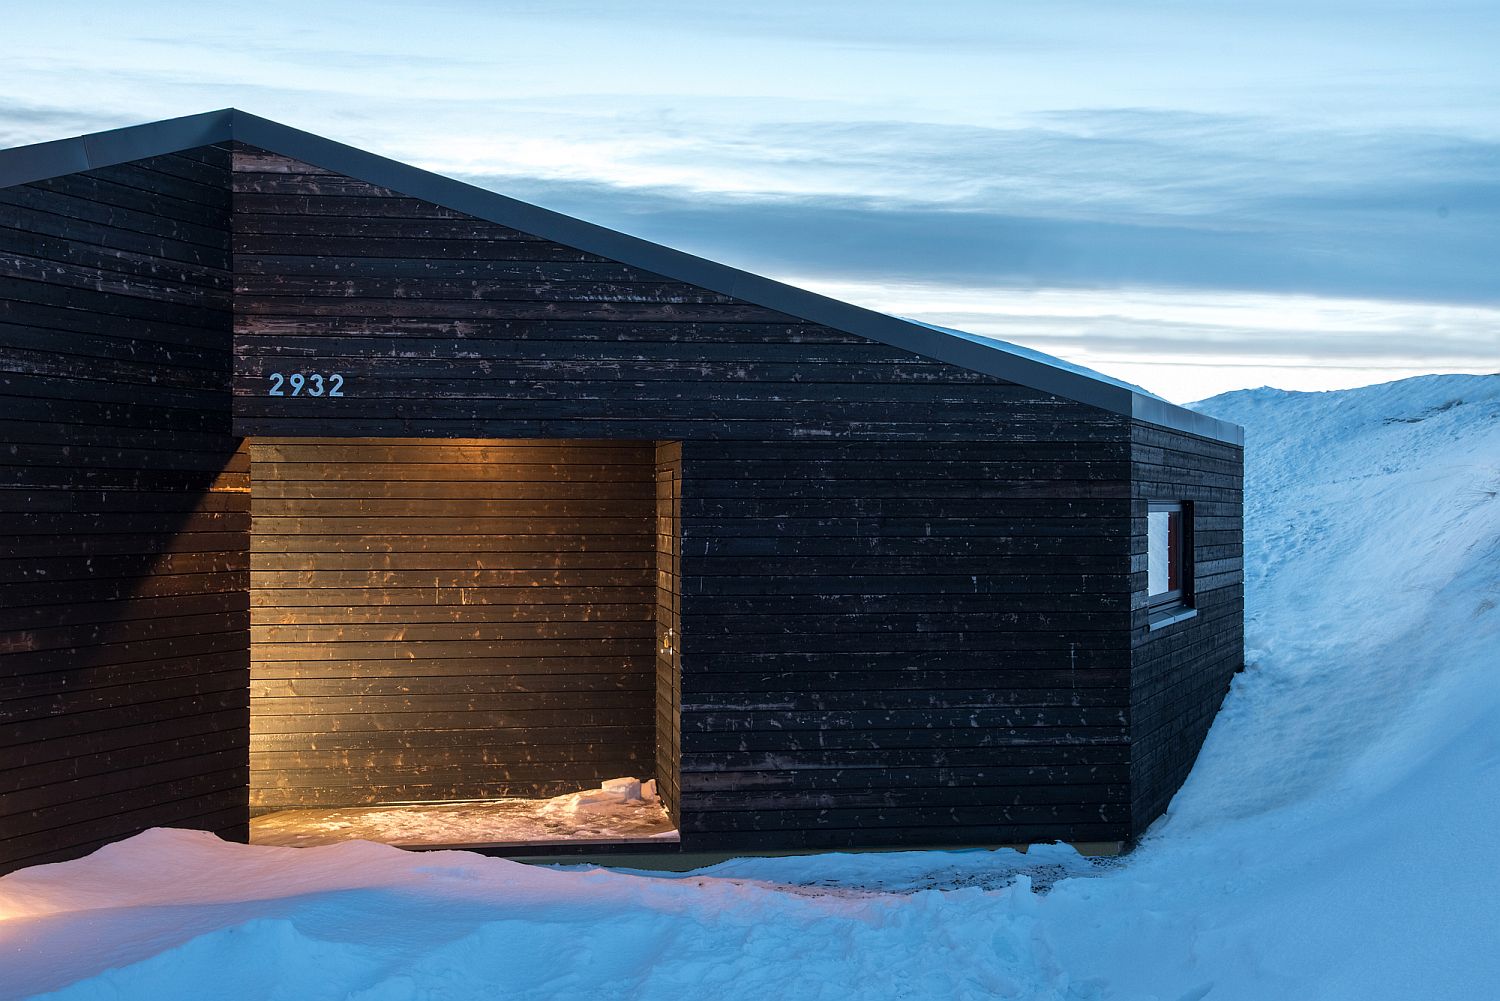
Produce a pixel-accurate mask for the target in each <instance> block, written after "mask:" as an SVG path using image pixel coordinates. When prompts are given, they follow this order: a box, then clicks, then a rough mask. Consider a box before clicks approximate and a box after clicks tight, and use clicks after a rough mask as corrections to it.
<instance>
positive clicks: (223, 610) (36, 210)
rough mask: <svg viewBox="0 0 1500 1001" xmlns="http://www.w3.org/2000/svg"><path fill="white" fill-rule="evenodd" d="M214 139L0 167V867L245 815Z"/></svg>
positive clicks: (235, 475)
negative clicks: (89, 160) (97, 163)
mask: <svg viewBox="0 0 1500 1001" xmlns="http://www.w3.org/2000/svg"><path fill="white" fill-rule="evenodd" d="M229 156H230V154H229V151H228V150H227V149H217V148H204V149H199V150H193V151H189V152H186V153H182V154H175V155H171V156H162V157H156V158H153V159H149V160H141V161H138V162H135V163H130V164H125V165H122V166H117V167H109V168H104V169H100V170H93V171H89V172H87V173H79V174H72V175H68V176H66V177H61V178H57V179H55V180H50V181H42V182H38V183H35V184H27V185H20V186H16V187H10V188H4V189H0V435H3V440H4V443H5V451H4V457H3V458H0V521H3V523H4V525H5V531H4V533H3V535H0V685H3V691H0V871H5V870H9V869H13V868H17V867H19V866H24V865H32V864H36V863H41V862H51V861H58V860H62V859H66V858H71V857H74V856H77V855H80V854H83V853H85V852H88V851H90V850H92V849H94V848H95V847H97V846H99V845H101V844H104V843H105V842H108V841H112V840H116V839H118V838H121V837H127V836H129V835H131V834H134V833H137V832H139V831H141V830H144V829H145V828H148V827H153V826H164V825H170V826H175V827H196V828H204V829H207V830H211V831H215V832H217V833H219V834H220V835H222V836H225V837H230V838H239V839H243V838H244V837H245V835H246V825H247V822H248V814H247V811H246V798H245V786H246V782H247V764H246V754H247V751H246V733H245V726H246V721H247V711H248V710H247V673H246V672H247V662H248V653H247V651H248V647H249V633H248V610H247V595H246V585H247V567H246V555H245V553H246V548H247V545H248V535H247V533H248V530H249V482H248V456H247V455H246V454H245V453H244V452H243V451H242V450H239V448H238V446H239V442H238V440H237V439H236V438H235V437H234V436H233V435H232V434H231V433H230V415H229V377H230V357H231V350H230V339H231V321H230V287H231V282H230V274H229V269H230V254H229V197H230V196H229V190H228V178H229Z"/></svg>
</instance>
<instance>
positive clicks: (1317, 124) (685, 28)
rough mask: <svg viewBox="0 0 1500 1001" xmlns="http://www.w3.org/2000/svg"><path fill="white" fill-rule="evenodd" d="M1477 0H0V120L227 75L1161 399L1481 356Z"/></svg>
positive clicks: (634, 226) (199, 103)
mask: <svg viewBox="0 0 1500 1001" xmlns="http://www.w3.org/2000/svg"><path fill="white" fill-rule="evenodd" d="M1497 50H1500V3H1495V2H1493V0H1490V2H1486V3H1444V2H1435V3H1434V2H1428V3H1421V2H1406V0H1402V2H1382V0H1361V2H1345V0H1302V2H1284V0H1265V2H1258V3H1255V4H1248V3H1224V2H1212V0H1195V2H1189V0H1169V2H1162V0H1138V2H1132V3H1105V2H1059V0H1053V2H1047V3H1020V2H1017V3H1011V2H977V0H973V2H931V3H924V4H911V3H899V4H897V3H880V2H875V0H869V2H865V3H849V2H840V3H824V2H819V0H800V2H781V0H762V2H759V3H756V4H745V5H740V4H733V5H730V4H705V3H702V2H686V0H684V2H675V0H673V2H664V0H632V2H629V3H625V2H600V0H592V2H584V0H576V2H575V0H555V2H540V0H539V2H531V3H527V2H503V0H496V2H478V0H473V2H458V0H439V2H428V3H422V4H418V3H413V2H409V0H408V2H402V3H387V2H383V0H361V2H359V3H344V2H338V0H331V2H311V0H300V2H283V0H262V2H258V3H255V4H248V3H205V2H198V3H164V2H152V0H132V2H130V3H128V4H123V3H113V2H112V3H104V2H96V3H81V2H69V0H53V2H50V3H47V4H40V3H26V4H23V3H20V2H18V0H12V2H11V3H9V4H7V5H6V9H5V16H4V30H3V32H0V146H12V145H19V144H23V143H27V142H39V141H43V140H47V139H55V138H61V137H63V136H68V135H77V134H80V133H84V132H91V131H96V130H98V129H104V128H111V127H116V126H122V125H131V124H136V123H138V122H144V121H152V120H156V119H160V118H169V117H174V116H177V115H184V114H192V113H195V112H199V111H206V110H210V109H214V108H220V107H230V106H233V107H238V108H242V109H244V110H246V111H249V112H252V113H255V114H258V115H262V116H264V117H267V118H272V119H276V120H278V121H282V122H285V123H286V124H288V125H292V126H295V127H298V128H302V129H306V130H308V131H312V132H317V133H320V134H323V135H327V136H329V137H331V138H334V139H338V140H340V141H342V142H346V143H349V144H351V145H354V146H359V147H362V148H365V149H369V150H372V151H374V152H377V153H382V154H384V155H387V156H391V157H395V158H397V159H400V160H405V161H408V162H411V163H415V164H417V165H419V166H422V167H426V168H428V169H431V170H436V171H439V172H442V173H446V174H451V175H453V176H457V177H460V178H462V179H464V180H467V181H470V182H472V183H475V184H479V185H481V186H484V187H488V188H492V189H494V190H497V191H501V192H504V193H506V194H509V195H512V196H514V197H518V198H522V199H525V200H527V201H531V202H535V203H537V204H540V205H544V206H546V207H548V208H552V209H556V210H559V211H562V212H567V213H570V214H573V215H578V216H581V217H583V218H585V219H589V220H590V221H593V222H597V223H601V224H603V225H606V226H611V227H614V228H617V229H622V230H624V231H626V232H629V233H633V234H635V235H637V236H641V237H645V238H647V239H651V240H656V241H658V242H662V243H666V244H668V245H671V246H674V247H677V248H679V249H682V250H686V251H689V252H692V253H697V254H701V255H703V256H706V257H711V258H713V259H716V260H720V261H723V262H724V263H727V264H732V265H735V266H738V267H743V268H747V269H749V270H752V271H755V272H757V273H760V274H764V275H768V276H770V277H773V278H777V279H780V280H782V281H786V282H790V283H792V284H796V285H801V286H804V287H807V288H812V289H814V290H816V291H820V292H824V293H827V294H831V295H834V296H837V297H839V298H842V299H847V300H849V301H852V302H856V303H859V304H861V305H866V306H870V307H873V308H876V309H880V310H884V311H886V312H892V313H897V314H900V315H903V316H910V317H913V318H915V319H920V320H923V321H925V322H929V323H937V324H941V325H945V326H953V327H961V328H963V329H966V330H971V331H973V332H975V333H980V334H988V335H993V336H997V337H1002V338H1005V339H1007V340H1010V341H1014V342H1017V343H1020V344H1023V345H1025V346H1027V347H1031V348H1036V349H1038V350H1042V351H1046V352H1050V353H1052V354H1055V355H1059V356H1061V357H1063V358H1066V359H1068V360H1069V361H1072V362H1076V363H1079V364H1083V365H1088V366H1091V367H1093V368H1097V369H1100V370H1101V371H1104V372H1107V373H1109V374H1111V375H1114V376H1117V377H1119V378H1122V379H1126V380H1128V381H1130V382H1134V383H1138V384H1140V385H1143V386H1146V387H1147V388H1149V389H1151V390H1153V391H1155V392H1157V393H1159V394H1161V395H1163V396H1165V397H1167V398H1168V399H1171V400H1174V401H1178V402H1186V401H1190V400H1196V399H1201V398H1204V397H1207V396H1210V395H1213V394H1215V393H1218V392H1222V391H1225V390H1229V389H1236V388H1247V387H1254V386H1261V385H1273V386H1278V387H1281V388H1285V389H1333V388H1342V387H1350V386H1357V385H1365V384H1369V383H1374V382H1384V381H1388V380H1391V379H1397V378H1402V377H1405V376H1409V375H1416V374H1423V373H1429V372H1495V371H1500V59H1497V58H1496V57H1495V52H1496V51H1497Z"/></svg>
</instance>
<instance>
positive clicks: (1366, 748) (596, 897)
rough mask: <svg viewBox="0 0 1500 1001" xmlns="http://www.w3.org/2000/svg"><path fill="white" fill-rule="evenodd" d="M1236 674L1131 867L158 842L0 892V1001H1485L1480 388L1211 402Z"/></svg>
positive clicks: (1488, 420) (1491, 934)
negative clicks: (1243, 529)
mask: <svg viewBox="0 0 1500 1001" xmlns="http://www.w3.org/2000/svg"><path fill="white" fill-rule="evenodd" d="M1202 409H1204V410H1206V411H1207V412H1210V413H1212V414H1214V415H1216V416H1220V417H1225V418H1227V419H1229V420H1233V421H1238V422H1240V423H1243V424H1245V425H1246V428H1247V432H1248V437H1249V442H1248V445H1249V468H1248V497H1249V500H1248V507H1247V529H1248V532H1249V539H1248V546H1247V548H1248V550H1249V553H1250V558H1249V561H1248V567H1247V582H1248V586H1249V623H1248V626H1249V628H1248V634H1247V635H1248V643H1249V650H1248V651H1247V660H1248V667H1247V670H1246V671H1245V673H1244V674H1242V675H1241V676H1239V678H1237V679H1236V682H1235V685H1234V688H1233V690H1232V692H1231V693H1230V696H1229V698H1228V700H1227V702H1226V704H1225V707H1224V710H1223V712H1222V713H1221V714H1220V717H1219V719H1218V722H1217V723H1216V724H1215V726H1214V729H1213V732H1212V733H1211V734H1210V736H1209V740H1208V743H1207V745H1206V747H1205V748H1204V751H1203V755H1202V757H1201V758H1200V760H1199V763H1198V767H1197V768H1196V769H1195V771H1194V772H1193V775H1192V776H1191V778H1190V779H1189V780H1188V783H1187V785H1186V786H1185V787H1184V789H1183V791H1182V792H1181V794H1180V795H1179V796H1178V797H1177V799H1176V800H1175V801H1174V802H1173V804H1172V808H1171V811H1170V813H1169V814H1168V815H1167V816H1166V817H1165V818H1163V820H1162V821H1160V822H1159V823H1158V824H1157V825H1156V827H1155V828H1154V829H1153V830H1152V832H1151V833H1150V834H1149V835H1148V837H1147V838H1146V839H1144V841H1143V842H1142V844H1141V845H1140V847H1139V848H1138V849H1137V850H1136V851H1135V852H1134V853H1133V854H1132V855H1130V856H1129V857H1128V858H1126V859H1124V860H1119V861H1116V862H1113V863H1106V864H1097V863H1092V862H1089V861H1087V860H1084V859H1080V858H1079V857H1078V856H1076V855H1074V854H1073V853H1072V852H1070V851H1069V850H1067V849H1064V848H1060V847H1050V848H1037V849H1033V851H1032V852H1031V853H1030V854H1028V855H1022V854H1019V853H1016V852H1009V851H1002V852H946V853H945V852H926V853H921V852H907V853H899V854H892V855H829V856H818V857H797V858H786V859H742V860H736V861H733V862H727V863H724V864H722V865H719V866H716V867H714V868H712V869H708V870H704V871H700V872H698V873H691V874H687V875H681V876H662V875H660V874H638V873H630V872H610V871H602V870H597V869H588V868H586V867H570V868H553V869H544V868H532V867H526V866H521V865H517V864H514V863H509V862H505V861H500V860H493V859H485V858H481V857H478V856H475V855H471V854H466V853H462V852H442V853H432V854H413V853H407V852H402V851H400V850H398V849H395V848H388V847H382V846H378V845H373V844H369V843H363V842H354V843H349V844H343V845H336V846H330V847H327V848H311V849H290V848H266V847H246V846H237V845H227V844H223V843H221V842H219V841H217V840H216V839H214V838H213V837H211V836H209V835H205V834H197V833H191V832H180V831H153V832H149V833H147V834H145V835H142V836H140V837H138V838H135V839H133V840H131V841H129V842H125V843H122V844H117V845H112V846H110V847H108V848H105V849H103V850H101V851H99V852H97V853H96V854H95V855H93V856H91V857H90V858H87V859H83V860H80V861H77V862H70V863H65V864H62V865H55V866H41V867H37V868H35V869H31V870H26V871H23V872H20V873H16V874H13V875H11V876H7V877H5V878H4V879H0V996H3V997H24V996H28V995H31V994H34V993H38V992H44V991H52V990H55V991H56V992H57V993H56V995H55V996H56V997H59V998H69V999H85V998H88V999H93V998H99V999H104V998H109V999H124V998H142V999H151V1001H161V999H172V998H191V999H198V998H278V999H279V998H286V999H298V1001H303V999H305V1001H317V999H324V998H328V999H332V998H355V999H361V1001H406V999H418V998H433V999H438V998H441V999H448V1001H466V999H478V998H496V997H504V998H579V999H599V998H637V997H639V998H678V997H683V998H695V999H696V998H703V997H712V998H756V999H764V998H767V997H771V998H776V999H778V1001H796V999H803V998H815V999H842V998H887V997H888V998H944V999H947V998H992V997H1014V998H1027V999H1054V998H1057V999H1060V998H1075V999H1077V998H1094V999H1127V998H1130V999H1145V998H1156V999H1162V1001H1197V999H1202V998H1210V999H1214V1001H1219V999H1235V998H1243V999H1253V1001H1268V999H1277V998H1287V999H1316V1001H1328V999H1342V998H1349V999H1361V1001H1365V999H1382V998H1391V999H1397V998H1399V999H1402V1001H1409V999H1435V998H1484V997H1495V996H1500V872H1497V867H1496V862H1495V858H1496V849H1497V848H1500V608H1497V605H1500V499H1497V497H1500V377H1497V376H1492V377H1467V376H1447V377H1428V378H1421V379H1413V380H1408V381H1405V382H1400V383H1393V384H1390V385H1386V386H1378V387H1372V388H1368V389H1363V390H1353V391H1347V392H1337V393H1325V394H1291V393H1282V392H1277V391H1273V390H1256V391H1251V392H1243V393H1232V394H1228V395H1226V396H1222V397H1218V398H1216V399H1213V400H1210V401H1207V402H1206V403H1204V404H1202Z"/></svg>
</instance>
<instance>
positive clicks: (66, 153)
mask: <svg viewBox="0 0 1500 1001" xmlns="http://www.w3.org/2000/svg"><path fill="white" fill-rule="evenodd" d="M233 120H234V112H233V111H232V110H231V109H229V108H224V109H221V110H219V111H206V112H204V113H203V114H200V115H184V116H183V117H181V118H168V119H165V120H164V121H160V122H148V123H147V124H145V125H127V126H125V127H124V128H119V129H110V130H108V131H106V132H93V133H90V134H89V135H85V136H75V137H73V138H71V139H56V140H53V141H52V142H41V143H33V144H32V145H30V146H16V147H14V148H12V149H7V150H0V188H9V187H13V186H14V185H17V184H31V183H33V182H35V181H45V180H47V179H49V178H53V177H62V176H63V175H65V174H76V173H78V172H80V171H85V170H95V169H97V168H99V167H112V166H114V165H115V164H118V163H129V162H130V161H131V160H144V159H145V158H147V157H151V156H163V155H165V154H167V153H177V152H180V151H182V150H185V149H194V148H196V147H198V146H208V145H211V144H212V143H217V142H225V141H227V140H228V139H230V138H231V129H232V123H233Z"/></svg>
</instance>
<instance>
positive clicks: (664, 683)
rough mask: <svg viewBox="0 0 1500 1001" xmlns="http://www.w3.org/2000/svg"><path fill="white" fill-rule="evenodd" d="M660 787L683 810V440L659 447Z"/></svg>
mask: <svg viewBox="0 0 1500 1001" xmlns="http://www.w3.org/2000/svg"><path fill="white" fill-rule="evenodd" d="M656 789H657V794H658V795H659V796H660V797H661V801H662V806H663V807H664V808H665V809H666V811H667V816H669V817H671V818H672V821H673V823H676V824H681V822H682V812H681V810H680V809H679V804H680V803H681V801H682V443H681V442H659V443H657V446H656Z"/></svg>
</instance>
